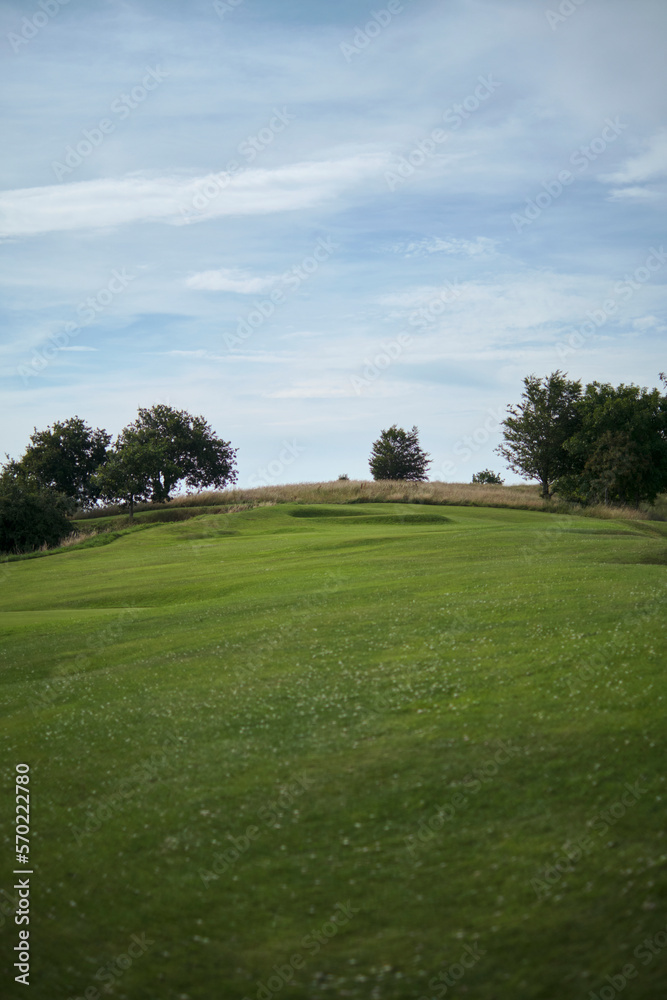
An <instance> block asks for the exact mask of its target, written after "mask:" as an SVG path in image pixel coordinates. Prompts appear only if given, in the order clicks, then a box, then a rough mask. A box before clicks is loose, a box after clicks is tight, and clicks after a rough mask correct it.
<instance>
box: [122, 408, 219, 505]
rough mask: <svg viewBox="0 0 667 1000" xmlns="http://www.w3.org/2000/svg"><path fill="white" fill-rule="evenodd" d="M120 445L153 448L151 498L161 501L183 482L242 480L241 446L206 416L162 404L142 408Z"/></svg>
mask: <svg viewBox="0 0 667 1000" xmlns="http://www.w3.org/2000/svg"><path fill="white" fill-rule="evenodd" d="M120 444H121V448H122V449H124V448H125V447H126V446H128V445H130V444H133V445H135V446H136V448H137V449H139V451H140V450H141V449H148V450H147V451H146V456H147V459H146V467H147V468H149V467H150V472H149V478H150V499H151V500H153V501H156V502H162V501H165V500H169V499H170V498H171V493H172V491H173V490H174V489H175V488H176V486H177V485H178V484H179V483H181V482H184V483H185V485H186V487H187V488H188V489H201V488H202V487H205V486H215V487H218V488H219V489H222V488H223V487H224V486H226V485H227V484H228V483H234V482H236V480H237V476H238V474H237V471H236V452H237V450H238V449H236V448H232V447H231V445H230V443H229V442H228V441H223V440H222V439H221V438H218V437H216V436H215V434H214V433H213V431H212V429H211V427H210V426H209V424H207V423H206V421H205V420H204V418H203V417H193V416H192V415H191V414H189V413H187V412H186V411H185V410H175V409H173V407H171V406H167V405H165V404H163V403H159V404H157V405H155V406H152V407H150V408H149V409H139V416H138V418H137V420H135V421H134V423H132V424H129V425H128V426H127V427H126V428H125V429H124V430H123V432H122V434H121V438H120ZM133 454H134V453H133ZM156 459H157V460H158V465H157V467H156V465H155V462H156ZM137 461H138V459H136V460H135V459H134V458H133V460H132V467H133V468H134V469H137V468H138V466H137V465H136V462H137ZM133 474H134V473H133ZM142 492H143V491H142Z"/></svg>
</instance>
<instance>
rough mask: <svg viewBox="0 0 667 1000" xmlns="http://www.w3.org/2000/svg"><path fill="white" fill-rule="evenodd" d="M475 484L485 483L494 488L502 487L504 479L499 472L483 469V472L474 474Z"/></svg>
mask: <svg viewBox="0 0 667 1000" xmlns="http://www.w3.org/2000/svg"><path fill="white" fill-rule="evenodd" d="M472 481H473V483H485V484H487V485H488V484H491V485H494V486H502V485H503V479H502V478H501V476H500V475H499V473H497V472H492V471H491V469H482V471H481V472H473V474H472Z"/></svg>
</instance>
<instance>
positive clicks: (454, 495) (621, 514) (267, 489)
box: [77, 479, 667, 521]
mask: <svg viewBox="0 0 667 1000" xmlns="http://www.w3.org/2000/svg"><path fill="white" fill-rule="evenodd" d="M661 500H664V498H659V500H658V502H657V504H656V507H655V509H653V510H651V509H649V508H647V507H644V508H643V509H639V510H636V509H635V508H634V507H605V506H604V505H598V506H591V507H579V506H578V505H577V504H569V503H566V502H564V501H561V500H559V499H558V498H557V497H556V498H555V499H554V500H551V501H548V502H547V501H544V500H543V499H542V498H541V496H540V491H539V486H537V485H535V484H530V483H525V484H524V483H519V484H518V485H515V486H487V485H484V484H482V483H441V482H432V483H407V482H404V481H401V480H386V479H385V480H380V481H378V482H374V481H372V480H365V479H350V480H338V479H336V480H333V481H332V482H328V483H290V484H289V485H285V486H258V487H254V488H252V489H229V490H207V491H204V492H201V493H193V494H190V495H184V496H176V497H174V499H173V500H171V501H170V502H169V503H161V504H151V503H141V504H137V505H136V507H135V510H136V511H137V513H139V512H140V511H151V510H155V511H156V510H170V509H173V508H174V507H223V508H224V510H225V513H234V512H235V511H241V510H248V509H249V508H252V507H261V506H265V505H268V504H276V503H306V504H311V503H423V504H443V505H450V506H475V507H514V508H516V509H519V510H541V511H545V512H548V513H556V514H578V515H579V516H583V517H598V518H607V519H612V518H613V519H617V518H620V519H628V518H630V519H632V520H652V519H655V520H666V519H667V516H666V515H667V510H665V509H663V508H664V504H663V506H662V507H661ZM125 513H126V511H125V510H124V508H122V507H118V506H110V507H104V508H99V509H96V510H89V511H86V512H85V513H83V514H78V515H77V521H81V520H88V519H91V518H96V517H103V516H110V515H120V514H125Z"/></svg>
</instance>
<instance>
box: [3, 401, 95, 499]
mask: <svg viewBox="0 0 667 1000" xmlns="http://www.w3.org/2000/svg"><path fill="white" fill-rule="evenodd" d="M110 440H111V435H110V434H107V432H106V431H104V430H99V429H93V428H92V427H89V426H88V425H87V424H86V423H85V422H84V421H83V420H82V419H81V418H80V417H71V418H70V419H69V420H64V421H62V422H56V423H55V424H54V425H53V427H47V429H46V430H45V431H38V430H37V428H35V431H34V434H32V435H31V437H30V442H31V443H30V444H29V445H28V447H27V449H26V452H25V454H24V455H23V457H22V458H21V459H20V462H19V464H20V465H21V467H22V468H23V469H24V470H25V471H26V472H27V473H29V474H30V475H32V476H34V477H35V479H36V480H38V481H39V482H40V483H41V484H42V485H43V486H49V487H51V488H52V489H54V490H56V491H57V492H58V493H61V494H63V495H64V496H66V497H70V499H72V500H74V501H75V502H76V503H77V505H78V506H80V507H90V506H92V505H93V504H94V503H95V501H96V499H97V497H96V496H95V495H94V491H91V487H90V479H91V476H92V475H93V473H94V472H95V470H96V469H97V467H98V466H99V465H101V464H102V463H103V462H104V460H105V458H106V453H107V445H108V444H109V441H110Z"/></svg>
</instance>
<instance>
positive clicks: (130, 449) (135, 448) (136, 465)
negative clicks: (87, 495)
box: [92, 437, 165, 520]
mask: <svg viewBox="0 0 667 1000" xmlns="http://www.w3.org/2000/svg"><path fill="white" fill-rule="evenodd" d="M164 465H165V461H164V454H163V448H162V447H161V446H160V445H159V444H156V443H155V442H151V441H146V442H143V443H140V442H138V441H135V440H133V439H130V440H128V441H124V440H123V438H122V437H121V438H119V439H118V441H117V443H116V445H115V447H114V448H113V449H112V451H110V452H109V454H108V457H107V460H106V462H105V463H104V465H103V466H101V467H100V468H99V469H98V471H97V472H96V473H95V475H94V476H93V479H92V483H93V487H94V489H95V491H96V493H97V494H98V496H99V497H100V499H102V500H106V501H107V502H109V503H122V504H124V505H125V506H126V507H127V510H128V514H129V516H130V520H132V519H133V517H134V506H135V504H136V503H137V502H139V501H141V500H150V499H152V495H153V482H154V481H155V480H156V478H157V477H159V476H160V474H161V470H162V469H163V468H164Z"/></svg>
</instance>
